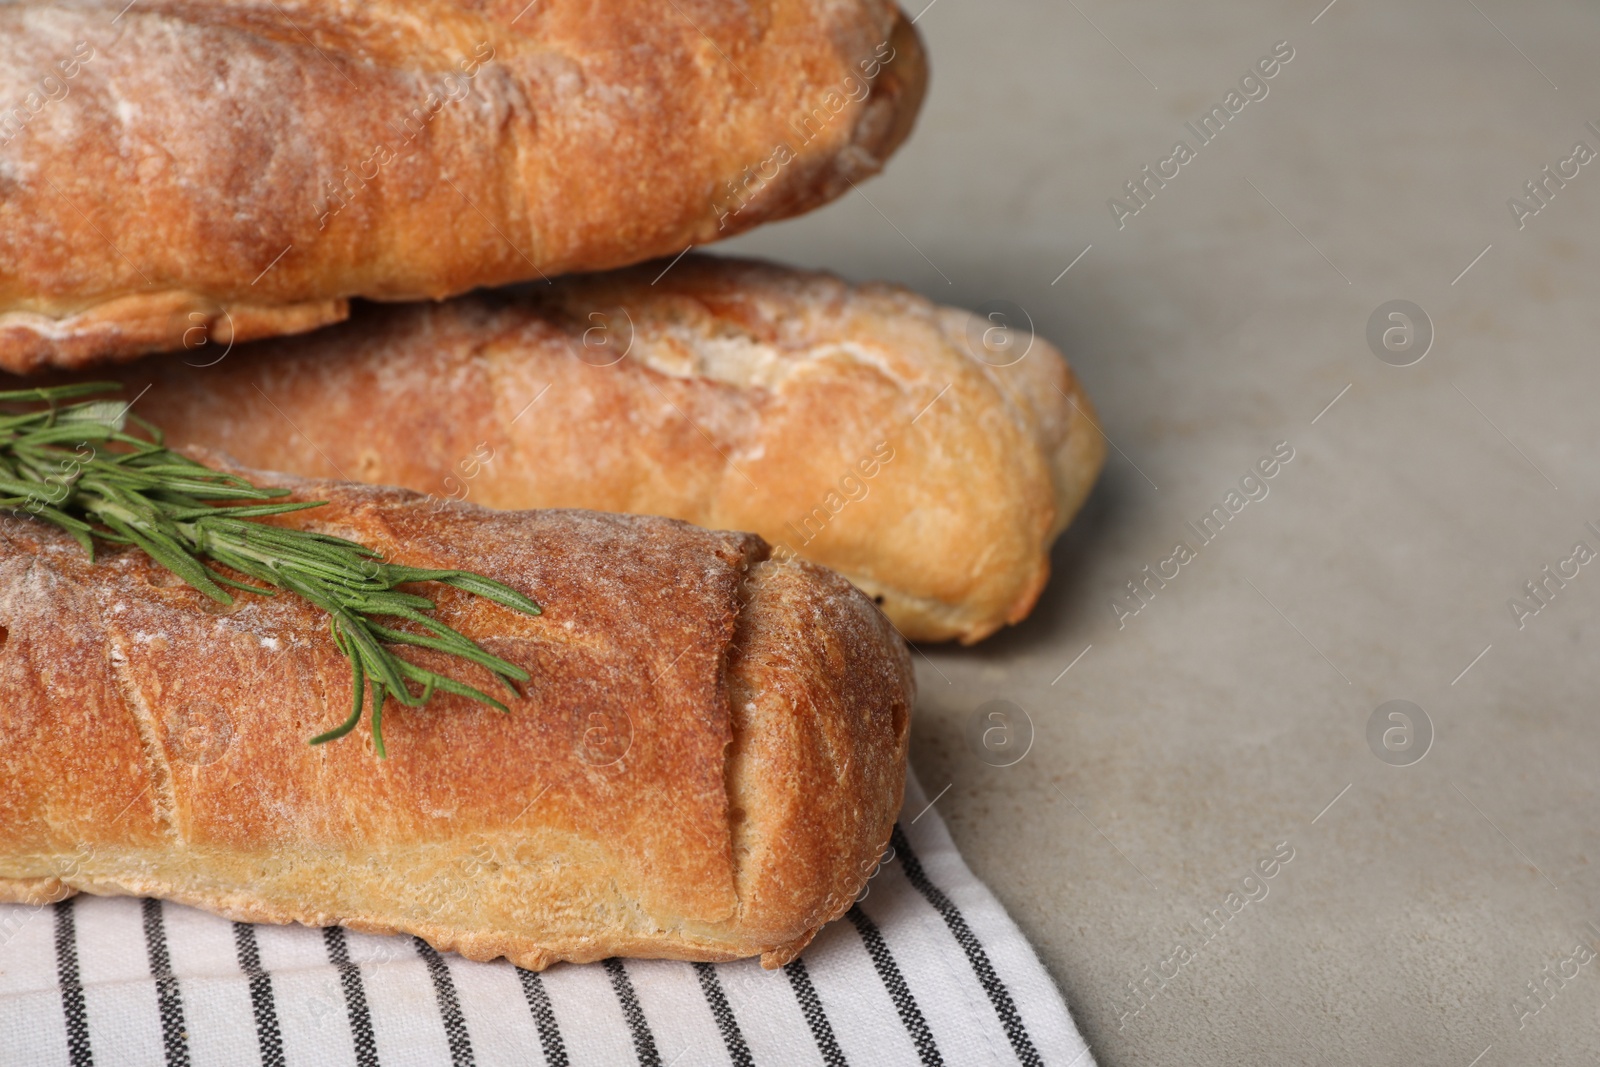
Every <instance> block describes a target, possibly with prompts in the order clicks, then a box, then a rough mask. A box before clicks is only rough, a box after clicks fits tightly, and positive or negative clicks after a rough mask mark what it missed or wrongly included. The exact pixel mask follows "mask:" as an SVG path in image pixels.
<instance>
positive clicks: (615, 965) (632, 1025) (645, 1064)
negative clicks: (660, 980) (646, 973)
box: [606, 956, 661, 1067]
mask: <svg viewBox="0 0 1600 1067" xmlns="http://www.w3.org/2000/svg"><path fill="white" fill-rule="evenodd" d="M606 971H607V973H609V974H610V975H611V988H612V989H615V990H616V991H617V1000H618V1001H620V1002H621V1003H622V1014H623V1017H624V1018H626V1019H627V1020H628V1029H629V1030H632V1031H633V1050H634V1051H635V1052H637V1053H638V1054H639V1067H661V1053H659V1052H657V1051H656V1039H655V1035H654V1034H652V1033H651V1032H650V1024H649V1022H647V1021H646V1020H645V1017H644V1009H643V1008H641V1007H640V1006H639V994H637V993H635V992H634V991H633V983H632V982H630V981H629V980H628V969H627V968H626V967H624V966H623V965H622V961H621V960H619V959H617V958H616V957H615V956H613V957H612V958H610V959H608V960H606Z"/></svg>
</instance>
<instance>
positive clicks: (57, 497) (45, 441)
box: [0, 382, 539, 758]
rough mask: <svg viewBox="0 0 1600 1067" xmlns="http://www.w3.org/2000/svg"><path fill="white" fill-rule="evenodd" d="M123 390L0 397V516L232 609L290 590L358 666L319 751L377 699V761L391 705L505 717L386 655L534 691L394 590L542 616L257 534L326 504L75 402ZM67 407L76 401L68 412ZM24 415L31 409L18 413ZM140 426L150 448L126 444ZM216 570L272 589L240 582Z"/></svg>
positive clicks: (457, 582)
mask: <svg viewBox="0 0 1600 1067" xmlns="http://www.w3.org/2000/svg"><path fill="white" fill-rule="evenodd" d="M118 388H119V387H118V386H117V385H116V384H114V383H104V382H97V383H90V384H84V385H68V386H54V387H48V388H39V389H24V390H16V391H13V392H0V405H3V407H0V510H9V511H13V512H23V513H26V514H28V515H32V516H34V517H36V518H39V519H42V520H44V521H46V522H51V523H54V524H55V525H57V526H59V527H61V528H62V529H64V530H66V531H67V532H68V533H70V534H71V535H72V536H73V537H74V538H76V539H77V541H78V543H79V544H81V545H82V546H83V548H84V551H86V552H88V553H89V555H90V558H91V559H92V558H93V556H94V542H95V540H96V539H98V540H101V541H106V542H109V543H112V544H126V545H136V546H137V547H139V548H141V549H143V550H144V551H145V552H146V553H148V554H149V555H150V557H151V558H152V559H154V560H155V561H156V562H157V563H160V564H161V565H162V566H163V567H166V568H167V569H168V570H170V571H171V572H172V573H174V574H176V575H177V576H178V577H180V578H182V579H183V580H184V581H185V582H187V583H189V585H191V586H193V587H194V588H195V589H198V590H199V591H200V592H202V593H204V594H205V595H206V596H208V597H210V598H211V599H212V600H215V601H217V602H219V603H222V604H231V603H233V597H232V596H231V595H230V594H229V592H228V589H230V588H231V589H237V590H243V591H245V592H249V593H258V594H261V595H264V596H275V595H276V591H277V590H278V589H287V590H288V591H289V592H291V593H295V594H298V595H299V596H301V597H304V598H305V599H306V600H308V601H310V602H311V603H313V604H315V605H316V606H317V607H319V608H321V609H322V610H324V611H326V612H327V613H328V614H329V616H330V626H331V628H332V631H333V639H334V642H335V643H336V644H337V645H338V646H339V651H340V652H342V653H343V654H344V655H345V656H346V657H348V658H349V660H350V665H351V678H352V693H351V700H350V703H351V709H350V717H349V718H348V719H346V720H345V721H344V722H342V723H340V724H339V725H338V726H336V727H334V728H333V729H331V730H329V731H327V732H326V733H321V734H318V735H317V736H316V737H313V738H312V739H311V743H312V744H314V745H317V744H321V743H323V742H324V741H332V740H334V739H335V738H339V737H343V736H344V735H345V734H348V733H349V732H350V731H351V730H353V729H355V727H356V724H357V723H359V722H360V721H361V711H362V708H363V706H364V704H365V701H366V696H367V692H368V691H369V690H370V692H371V699H372V740H373V743H374V745H375V747H376V749H377V753H378V756H379V757H380V758H381V757H383V756H384V755H385V752H384V747H383V705H384V700H385V699H386V698H387V697H391V696H392V697H394V698H395V700H397V701H399V702H400V703H401V704H404V705H406V706H407V707H420V706H422V705H424V704H426V703H427V702H428V701H429V700H430V699H431V698H432V697H433V694H434V693H435V692H445V693H455V694H458V695H460V696H464V697H469V698H471V699H472V700H476V701H478V702H480V703H483V704H487V705H489V706H490V707H493V708H498V709H499V710H500V711H507V710H508V709H507V708H506V706H505V705H504V704H502V703H500V702H499V701H498V700H495V699H494V698H493V697H490V696H489V695H488V694H486V693H483V692H480V691H479V690H477V689H475V688H473V687H472V686H470V685H466V684H465V683H463V682H459V681H456V680H455V679H453V678H449V677H446V676H445V675H442V674H437V673H435V672H433V671H429V670H424V669H423V668H421V667H418V666H416V665H415V664H413V663H409V662H407V661H406V660H404V659H401V658H400V657H399V656H398V655H396V654H395V652H394V651H393V650H392V649H391V648H390V647H389V646H391V645H413V646H416V647H418V648H431V649H434V650H436V651H439V652H444V653H447V654H449V655H452V656H458V657H460V658H462V659H465V660H469V661H471V662H473V663H476V664H478V665H480V666H482V667H485V668H487V669H488V670H489V671H491V672H492V673H493V674H495V675H496V676H497V677H498V678H499V679H500V680H501V682H503V683H504V684H505V686H506V688H507V689H509V690H510V691H511V693H512V694H513V695H518V694H517V688H516V685H515V684H514V683H516V682H526V681H528V678H529V675H528V673H527V672H526V671H524V670H523V669H522V668H520V667H518V666H517V665H516V664H514V663H509V662H507V661H506V660H503V659H500V658H499V657H498V656H494V655H491V654H490V653H489V652H487V651H485V650H484V649H483V648H481V647H479V646H478V645H477V644H476V643H475V642H473V641H471V640H470V639H468V638H467V637H465V636H464V635H462V634H460V633H458V632H457V631H455V630H453V629H451V628H450V627H449V626H446V625H444V624H443V623H441V622H439V621H438V620H436V619H432V618H430V617H428V616H427V615H426V614H424V612H429V611H432V610H433V609H434V603H433V601H431V600H428V599H427V598H425V597H421V596H416V595H414V594H412V593H405V592H401V591H399V590H398V589H397V587H398V586H400V585H403V584H407V583H412V582H442V583H444V584H446V585H452V586H455V587H456V588H457V589H463V590H466V591H467V592H469V593H472V594H474V595H476V596H481V597H485V598H486V599H489V600H492V601H494V602H495V603H497V604H501V605H504V606H505V607H508V608H512V609H514V610H516V611H521V612H524V613H526V614H528V615H537V614H539V605H538V604H536V603H534V602H533V601H532V600H530V599H528V598H527V597H525V596H523V595H522V594H521V593H518V592H517V591H516V590H514V589H511V588H510V587H508V586H505V585H502V584H501V583H499V582H497V581H494V580H493V579H490V578H485V577H483V576H482V575H479V574H473V573H471V572H468V571H457V570H424V569H421V568H417V567H400V566H396V565H394V564H392V563H386V562H384V561H383V559H382V558H381V557H380V555H379V554H378V553H377V552H374V551H372V550H371V549H369V548H367V547H365V546H363V545H360V544H357V543H356V542H354V541H346V540H344V539H343V538H339V537H330V536H328V535H327V534H320V533H314V532H311V531H309V530H294V529H285V528H283V527H279V526H273V525H269V524H265V523H262V522H259V521H255V520H259V519H263V518H267V517H269V516H273V515H286V514H288V513H290V512H294V511H303V510H306V509H308V508H317V507H322V506H323V505H324V504H326V503H327V502H326V501H309V502H279V503H263V502H264V501H273V500H277V499H278V498H280V497H284V496H287V495H288V491H287V490H284V489H261V488H257V487H256V486H253V485H251V484H250V483H249V482H247V481H245V480H244V479H243V478H240V477H238V476H236V475H233V474H227V473H224V472H222V471H216V470H212V469H210V468H209V467H205V466H202V465H201V464H199V463H196V462H195V461H193V460H191V459H188V458H186V457H184V456H181V455H179V454H178V453H176V452H173V451H171V450H170V449H167V448H165V447H163V445H162V437H161V432H160V431H159V430H158V429H156V427H154V426H152V425H151V424H150V423H148V422H146V421H145V420H143V419H141V418H139V417H138V416H135V415H132V414H130V408H131V407H132V405H130V404H123V403H121V402H119V401H113V400H79V398H83V397H91V396H96V395H101V394H104V393H106V392H110V391H115V390H117V389H118ZM70 400H79V402H77V403H70V404H65V405H64V406H63V402H64V401H70ZM18 405H25V406H31V408H32V410H23V411H21V412H15V411H14V409H15V407H16V406H18ZM41 405H42V410H41ZM130 423H132V424H133V425H134V426H135V427H137V428H138V429H139V430H141V431H143V434H144V436H138V435H136V434H133V433H130V432H128V429H129V424H130ZM208 562H209V563H211V564H221V565H222V566H223V567H226V568H228V569H229V570H230V571H232V572H234V573H236V574H238V575H242V576H244V577H246V578H253V579H255V580H256V581H258V582H262V583H265V584H266V585H267V586H270V587H272V588H261V587H259V586H256V585H251V584H248V583H247V582H243V581H240V580H239V579H237V578H234V577H230V576H229V575H227V574H224V573H222V572H220V571H218V570H216V569H215V568H214V567H212V566H208ZM379 619H386V620H390V621H404V622H409V623H412V624H414V625H415V626H416V627H419V628H420V629H421V630H423V631H426V632H425V633H422V632H413V631H412V630H402V629H397V628H396V627H395V626H389V625H384V624H383V623H380V622H379V621H377V620H379ZM413 685H414V686H416V687H417V688H413Z"/></svg>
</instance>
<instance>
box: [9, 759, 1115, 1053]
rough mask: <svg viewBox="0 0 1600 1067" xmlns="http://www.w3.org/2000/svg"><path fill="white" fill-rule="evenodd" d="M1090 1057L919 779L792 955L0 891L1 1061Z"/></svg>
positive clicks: (1026, 947)
mask: <svg viewBox="0 0 1600 1067" xmlns="http://www.w3.org/2000/svg"><path fill="white" fill-rule="evenodd" d="M635 1063H637V1064H639V1065H640V1067H699V1065H713V1064H714V1065H717V1067H724V1065H730V1064H731V1065H733V1067H750V1065H753V1064H772V1065H781V1067H790V1065H817V1064H821V1065H824V1067H839V1065H842V1064H857V1065H876V1064H895V1065H897V1064H913V1065H915V1064H921V1065H933V1064H949V1065H951V1067H967V1065H969V1064H981V1065H988V1064H1001V1065H1006V1067H1011V1065H1016V1064H1021V1065H1023V1067H1037V1065H1045V1064H1049V1065H1059V1067H1093V1059H1092V1058H1091V1056H1090V1055H1089V1050H1088V1048H1087V1046H1085V1044H1084V1042H1083V1039H1082V1038H1081V1037H1080V1036H1079V1034H1078V1031H1077V1028H1076V1026H1075V1025H1074V1024H1073V1022H1072V1019H1071V1017H1070V1016H1069V1015H1068V1013H1067V1008H1066V1005H1065V1003H1064V1002H1063V1001H1062V999H1061V995H1060V993H1059V992H1058V991H1057V989H1056V987H1055V984H1054V983H1053V982H1052V981H1051V979H1050V977H1049V975H1047V974H1046V973H1045V970H1044V968H1043V967H1042V966H1041V965H1040V963H1039V960H1038V957H1037V956H1035V955H1034V952H1033V950H1032V948H1031V947H1030V946H1029V945H1028V943H1027V942H1026V941H1025V940H1024V939H1023V937H1022V934H1021V933H1020V931H1018V929H1017V927H1016V925H1015V924H1014V923H1012V921H1011V919H1010V918H1009V917H1008V916H1007V915H1006V913H1005V911H1004V910H1003V909H1002V908H1001V907H1000V904H999V902H998V901H996V900H995V898H994V896H993V895H992V894H991V893H990V892H989V890H988V889H987V888H985V887H984V886H983V885H982V884H981V883H980V882H978V880H977V879H976V878H974V877H973V875H972V872H971V871H969V870H968V869H967V866H966V864H965V863H964V862H962V859H961V857H960V855H959V854H957V852H956V850H955V846H954V845H953V844H952V843H951V840H950V835H949V833H948V832H947V831H946V830H945V828H944V824H943V822H941V821H940V819H939V815H938V812H937V811H936V810H933V809H931V808H930V807H929V806H928V800H927V798H926V796H925V795H924V794H923V792H922V790H921V788H920V787H919V786H918V784H917V783H916V781H915V779H914V778H913V779H912V780H911V781H910V782H909V783H908V784H907V789H906V805H905V811H904V812H903V813H902V815H901V821H900V825H899V826H898V827H897V828H896V830H895V833H894V837H893V841H892V846H891V851H890V852H889V853H887V854H886V860H885V862H884V863H883V865H882V866H881V867H880V869H879V870H878V872H877V874H876V875H875V876H874V877H873V879H872V880H871V881H870V882H869V883H868V887H867V889H866V891H865V894H864V896H863V897H862V898H861V899H860V900H859V901H858V902H857V904H856V906H855V907H854V908H852V909H851V911H850V913H849V915H848V916H847V917H846V918H844V919H841V920H840V921H838V922H835V923H833V924H832V925H831V926H829V927H828V928H827V929H825V930H823V931H822V933H821V934H820V935H819V936H818V937H817V939H816V941H815V942H814V943H813V944H812V945H811V947H810V948H809V949H807V951H806V953H805V955H804V956H803V957H802V958H801V959H799V960H797V961H795V962H794V963H792V964H790V965H789V966H787V967H785V968H783V969H781V970H776V971H764V970H762V969H761V967H760V965H759V964H758V963H757V962H756V961H754V960H741V961H739V962H736V963H725V964H715V965H711V964H703V963H702V964H690V963H677V962H669V961H662V960H620V959H612V960H607V961H605V962H604V963H598V964H591V965H587V966H575V965H571V964H557V965H556V966H554V967H552V968H550V969H549V970H548V971H545V972H544V973H543V974H534V973H532V972H529V971H524V970H521V969H520V968H517V967H513V966H511V965H510V964H509V963H506V962H505V961H504V960H500V961H497V962H494V963H473V962H471V961H470V960H464V959H461V958H459V957H457V956H454V955H441V954H440V953H437V952H435V951H434V950H433V949H432V948H430V947H428V945H427V944H425V943H424V942H422V941H420V940H418V939H416V938H409V937H373V936H368V935H365V934H357V933H350V932H348V931H345V930H343V929H339V928H334V929H329V930H314V929H308V928H306V927H300V926H251V925H248V924H244V923H233V922H229V921H227V920H225V919H221V918H218V917H216V916H213V915H208V914H206V913H204V912H201V911H196V910H194V909H192V908H186V907H182V906H179V905H174V904H164V903H162V902H160V901H155V900H138V899H133V898H126V897H91V896H79V897H76V898H73V899H71V900H65V901H62V902H61V903H59V904H54V905H49V906H46V907H42V908H30V907H23V906H19V905H0V1064H3V1065H5V1067H36V1065H44V1064H50V1065H54V1064H70V1065H71V1067H81V1065H87V1064H98V1065H101V1067H122V1065H138V1067H145V1065H149V1067H191V1065H193V1067H211V1065H219V1067H244V1065H255V1064H260V1065H261V1067H302V1065H304V1067H326V1065H330V1064H355V1065H357V1067H403V1065H425V1067H434V1065H451V1067H494V1065H499V1064H508V1065H509V1064H518V1065H529V1064H540V1065H546V1067H590V1065H594V1067H618V1065H630V1064H635Z"/></svg>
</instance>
